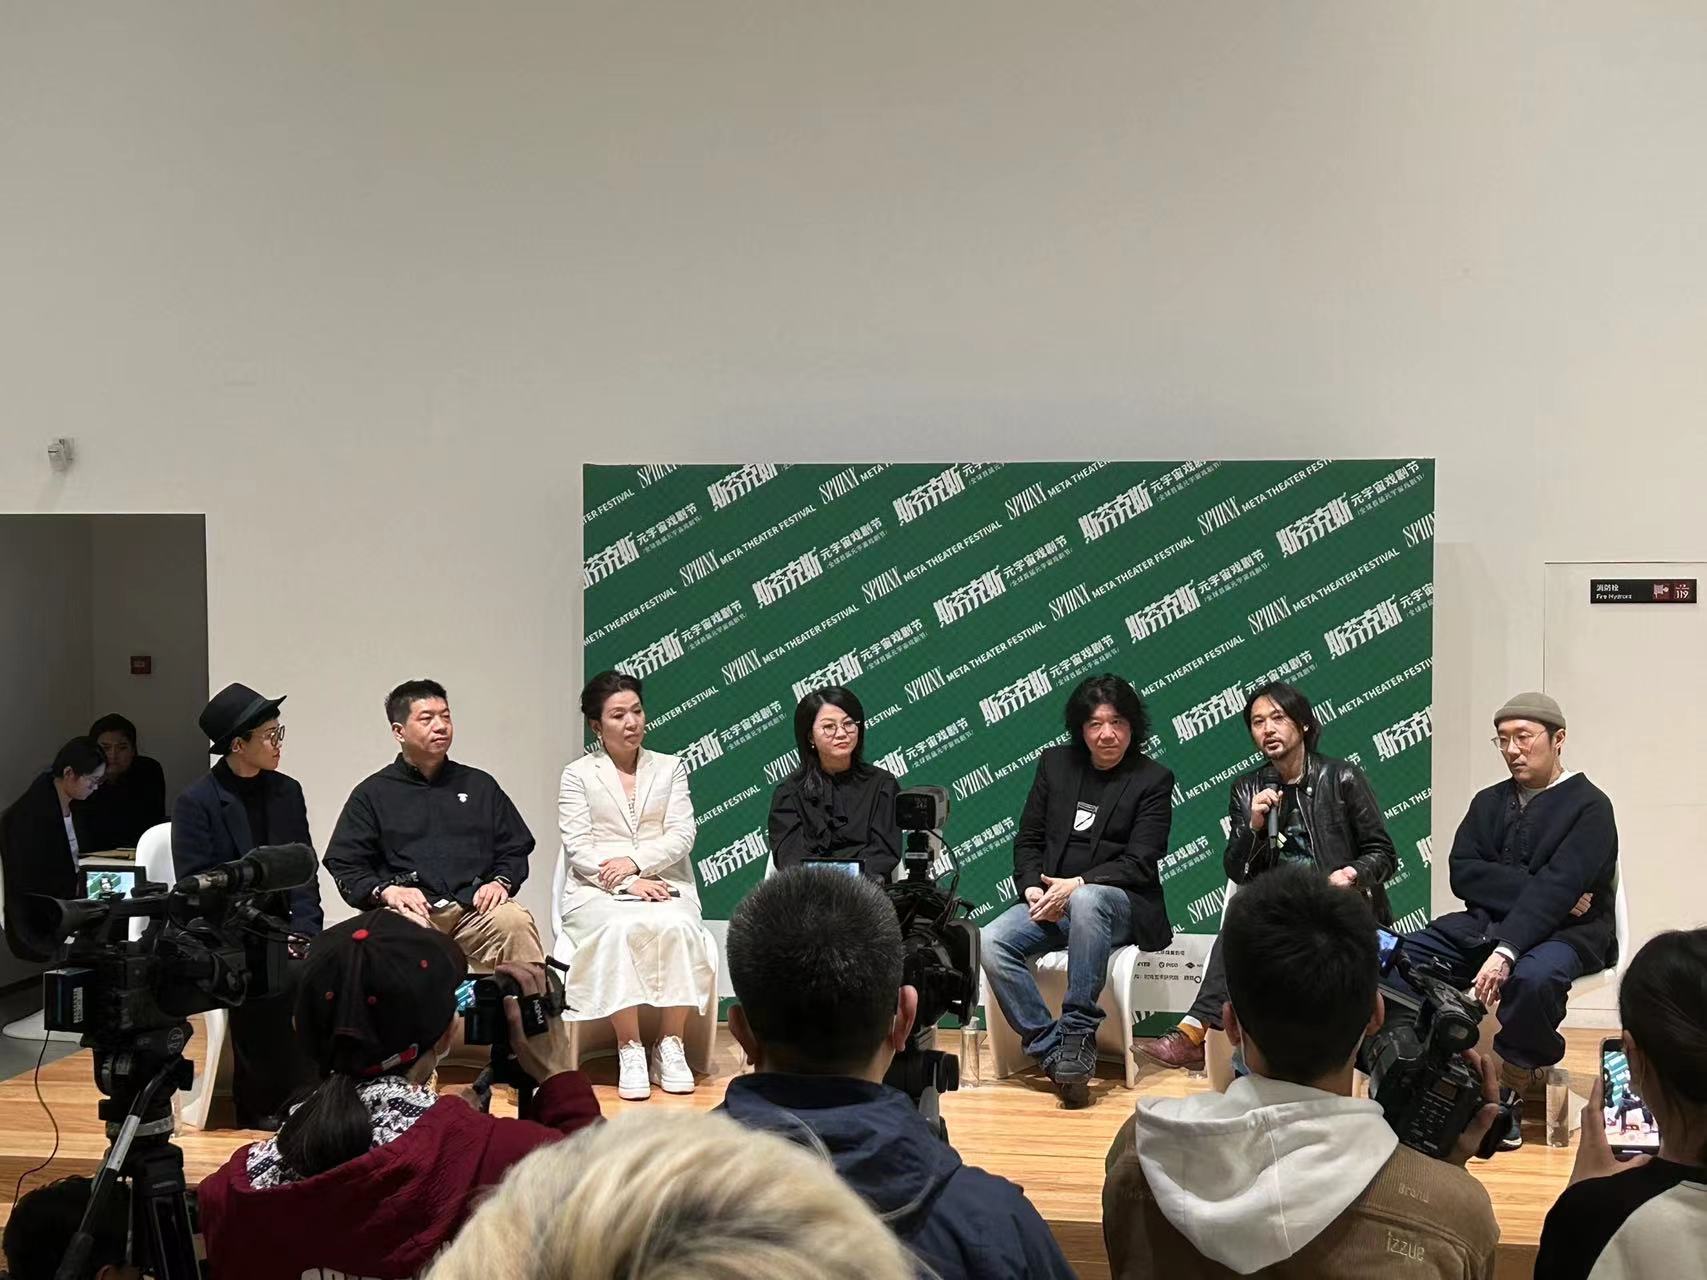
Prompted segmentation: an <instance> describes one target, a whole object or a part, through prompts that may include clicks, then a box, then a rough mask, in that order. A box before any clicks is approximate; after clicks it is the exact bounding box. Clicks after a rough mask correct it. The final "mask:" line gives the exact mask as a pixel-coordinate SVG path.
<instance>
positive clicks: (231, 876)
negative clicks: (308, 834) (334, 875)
mask: <svg viewBox="0 0 1707 1280" xmlns="http://www.w3.org/2000/svg"><path fill="white" fill-rule="evenodd" d="M319 867H320V859H318V858H316V857H315V856H314V850H312V849H310V848H309V847H308V846H307V845H305V844H269V845H262V846H261V847H260V848H258V849H251V850H250V851H249V852H248V853H246V854H244V855H243V856H242V857H241V858H239V859H237V861H235V862H227V863H224V864H223V865H221V866H217V867H215V868H213V870H211V871H204V872H202V873H201V874H200V875H194V876H185V877H184V878H183V879H182V880H180V881H178V883H177V884H176V885H175V886H173V890H174V892H177V893H187V894H203V893H268V892H272V891H274V890H277V889H294V888H296V887H297V886H298V885H304V884H307V883H308V882H309V881H310V880H312V879H313V878H314V874H315V872H316V871H317V870H318V869H319Z"/></svg>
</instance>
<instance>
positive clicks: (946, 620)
mask: <svg viewBox="0 0 1707 1280" xmlns="http://www.w3.org/2000/svg"><path fill="white" fill-rule="evenodd" d="M1006 590H1007V584H1006V583H1005V582H1004V581H1003V580H1002V575H1001V574H1000V573H999V572H998V571H997V570H995V569H988V570H986V571H985V572H983V573H981V574H979V575H978V576H977V577H976V578H974V579H972V581H971V582H968V583H967V584H966V585H965V586H963V587H956V588H955V589H954V590H953V591H950V592H949V593H948V594H947V595H946V596H943V597H942V598H941V599H940V600H937V601H936V602H935V603H934V604H933V605H932V606H931V608H932V609H933V610H935V612H936V620H937V625H938V626H943V627H947V626H952V625H953V624H954V623H956V622H958V621H960V619H962V618H964V617H965V616H966V615H967V614H969V613H971V612H972V611H973V610H974V609H977V608H980V607H982V606H983V605H986V604H989V603H990V601H992V600H994V599H995V598H996V597H997V596H999V595H1001V594H1002V593H1003V592H1004V591H1006Z"/></svg>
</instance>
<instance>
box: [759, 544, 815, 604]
mask: <svg viewBox="0 0 1707 1280" xmlns="http://www.w3.org/2000/svg"><path fill="white" fill-rule="evenodd" d="M823 572H824V566H823V565H821V564H819V563H818V553H817V552H816V551H808V552H806V553H805V554H803V555H799V556H796V557H795V558H794V559H792V560H790V561H789V562H788V563H787V564H785V565H783V566H782V568H780V569H777V570H776V571H774V572H772V573H767V574H766V575H765V576H764V577H762V578H760V579H759V580H758V581H757V582H755V583H753V594H754V595H755V596H756V597H758V601H759V608H761V609H763V608H767V607H768V606H770V605H773V604H775V603H776V602H777V601H778V600H780V599H782V598H783V597H784V596H785V595H787V594H788V593H789V592H791V591H798V590H800V588H801V587H804V586H805V585H806V584H807V583H808V582H811V581H812V579H814V578H816V577H819V576H820V575H821V574H822V573H823Z"/></svg>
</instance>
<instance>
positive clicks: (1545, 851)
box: [1404, 693, 1618, 1150]
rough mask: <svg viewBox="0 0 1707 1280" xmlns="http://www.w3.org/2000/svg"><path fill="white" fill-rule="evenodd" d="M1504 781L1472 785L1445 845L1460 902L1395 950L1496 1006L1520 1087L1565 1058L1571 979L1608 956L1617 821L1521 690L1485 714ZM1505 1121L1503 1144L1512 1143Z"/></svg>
mask: <svg viewBox="0 0 1707 1280" xmlns="http://www.w3.org/2000/svg"><path fill="white" fill-rule="evenodd" d="M1494 745H1495V746H1496V747H1498V748H1499V752H1500V755H1501V757H1502V758H1503V759H1504V761H1505V766H1506V770H1507V771H1508V772H1509V773H1510V774H1511V777H1510V778H1509V779H1507V780H1506V781H1504V782H1497V783H1495V784H1494V785H1493V786H1491V787H1488V788H1487V789H1486V790H1483V791H1479V792H1477V793H1476V795H1475V797H1474V798H1473V799H1472V800H1471V801H1470V809H1469V812H1468V813H1466V814H1465V815H1464V821H1463V822H1461V823H1459V824H1458V834H1457V835H1456V836H1455V837H1454V838H1453V841H1452V856H1451V863H1450V865H1451V868H1452V892H1453V893H1455V894H1457V895H1458V896H1459V897H1460V898H1462V899H1463V900H1464V906H1465V909H1464V910H1463V911H1454V912H1452V913H1450V914H1449V915H1444V916H1441V917H1440V918H1439V919H1437V920H1435V921H1433V922H1432V923H1431V924H1430V925H1429V926H1428V927H1427V928H1426V929H1423V930H1421V931H1420V932H1417V933H1411V934H1406V935H1405V941H1404V946H1405V950H1406V951H1407V952H1409V953H1410V954H1411V955H1412V956H1413V957H1416V958H1422V957H1428V958H1431V959H1434V960H1436V961H1439V962H1441V963H1443V964H1445V965H1446V967H1447V968H1448V969H1450V970H1451V974H1452V980H1453V981H1454V982H1456V983H1457V984H1458V985H1460V986H1474V987H1475V991H1476V995H1477V997H1478V998H1479V999H1480V1000H1481V1001H1482V1003H1484V1004H1486V1005H1488V1006H1489V1007H1490V1008H1492V1007H1493V1006H1494V1005H1495V1004H1497V1005H1498V1006H1499V1021H1500V1030H1499V1034H1498V1035H1496V1036H1495V1037H1494V1052H1495V1053H1496V1054H1497V1055H1498V1056H1499V1059H1500V1064H1501V1065H1500V1084H1501V1085H1502V1086H1504V1087H1505V1088H1507V1089H1514V1090H1518V1091H1521V1090H1523V1089H1525V1088H1527V1087H1528V1086H1529V1085H1530V1084H1531V1083H1532V1082H1533V1081H1534V1079H1535V1077H1536V1075H1537V1074H1538V1073H1539V1072H1541V1071H1543V1070H1545V1069H1546V1068H1547V1067H1550V1066H1552V1065H1553V1064H1554V1063H1556V1062H1558V1061H1559V1059H1561V1058H1562V1057H1564V1056H1565V1039H1564V1037H1563V1036H1561V1035H1560V1034H1559V1024H1560V1023H1561V1022H1563V1021H1564V1018H1565V1000H1566V997H1567V996H1568V995H1569V994H1570V990H1571V983H1572V982H1573V981H1575V980H1576V979H1577V978H1579V977H1581V976H1582V975H1583V974H1585V973H1595V972H1598V971H1599V970H1601V969H1604V968H1606V967H1608V966H1609V965H1612V964H1615V963H1617V960H1618V922H1617V918H1616V916H1615V914H1614V906H1615V899H1616V890H1617V884H1618V827H1617V824H1616V823H1615V822H1614V820H1613V816H1612V801H1611V800H1609V799H1607V797H1606V793H1605V792H1603V791H1601V790H1600V788H1599V787H1597V786H1595V785H1594V784H1593V783H1592V782H1590V781H1589V780H1588V779H1587V778H1586V777H1584V776H1583V775H1582V774H1580V773H1572V772H1571V771H1570V770H1568V769H1566V768H1565V764H1564V760H1563V759H1562V758H1561V756H1560V754H1559V753H1560V751H1561V750H1562V749H1563V747H1564V745H1565V713H1564V712H1563V711H1562V710H1560V708H1559V704H1558V703H1557V702H1556V701H1554V700H1553V699H1552V698H1550V697H1548V696H1547V695H1546V694H1544V693H1520V694H1518V695H1517V696H1516V697H1514V698H1512V699H1511V700H1510V701H1508V702H1507V703H1506V704H1505V706H1503V707H1501V708H1500V709H1499V710H1498V711H1496V712H1495V713H1494ZM1521 1143H1522V1137H1521V1135H1520V1134H1519V1132H1518V1129H1517V1126H1516V1124H1515V1123H1514V1124H1513V1126H1512V1129H1511V1131H1510V1132H1509V1133H1508V1134H1507V1135H1506V1140H1505V1142H1504V1143H1503V1144H1502V1145H1503V1146H1505V1147H1506V1149H1508V1150H1509V1149H1511V1148H1513V1147H1516V1146H1519V1145H1521Z"/></svg>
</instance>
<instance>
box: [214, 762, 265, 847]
mask: <svg viewBox="0 0 1707 1280" xmlns="http://www.w3.org/2000/svg"><path fill="white" fill-rule="evenodd" d="M213 772H214V775H215V776H216V777H217V778H218V779H219V785H220V786H222V787H224V788H225V789H226V790H227V791H229V792H230V793H231V794H232V795H234V796H236V797H237V798H238V800H240V801H241V802H242V804H243V814H244V816H245V817H247V818H248V819H249V838H250V839H251V840H253V841H254V842H255V848H257V849H259V848H260V847H261V846H262V845H265V844H271V843H272V841H271V840H270V839H269V837H270V836H271V834H272V832H271V831H269V830H268V827H267V791H266V776H265V775H264V774H259V773H257V774H256V775H255V776H254V777H252V778H240V777H238V776H237V775H236V774H235V773H233V772H232V769H231V765H230V764H229V763H227V762H226V761H224V760H221V761H220V762H219V763H218V764H216V765H214V766H213ZM243 852H244V853H247V852H249V851H248V850H247V849H245V850H244V851H243Z"/></svg>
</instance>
